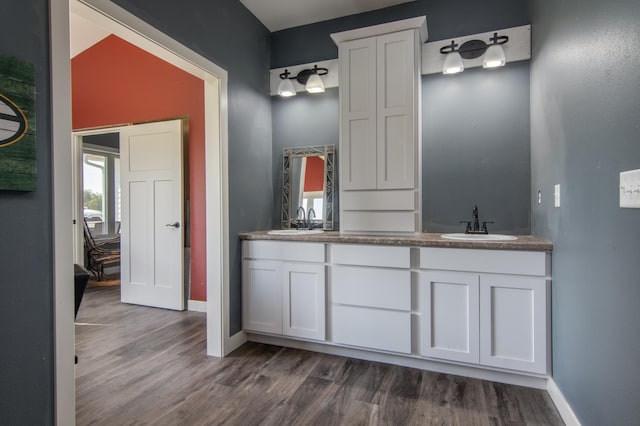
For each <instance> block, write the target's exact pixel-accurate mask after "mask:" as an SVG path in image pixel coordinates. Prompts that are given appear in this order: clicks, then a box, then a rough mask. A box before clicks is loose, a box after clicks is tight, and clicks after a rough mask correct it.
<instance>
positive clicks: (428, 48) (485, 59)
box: [422, 25, 531, 74]
mask: <svg viewBox="0 0 640 426" xmlns="http://www.w3.org/2000/svg"><path fill="white" fill-rule="evenodd" d="M528 59H531V25H523V26H520V27H513V28H506V29H503V30H495V31H490V32H486V33H480V34H472V35H468V36H462V37H456V38H454V39H451V40H441V41H434V42H429V43H425V44H424V45H423V46H422V74H436V73H443V74H456V73H459V72H462V71H463V70H465V69H468V68H476V67H483V68H495V67H500V66H503V65H504V64H506V63H509V62H516V61H524V60H528Z"/></svg>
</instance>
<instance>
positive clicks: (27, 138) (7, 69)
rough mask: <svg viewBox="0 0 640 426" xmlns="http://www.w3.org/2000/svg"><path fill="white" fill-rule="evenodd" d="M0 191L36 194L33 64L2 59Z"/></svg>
mask: <svg viewBox="0 0 640 426" xmlns="http://www.w3.org/2000/svg"><path fill="white" fill-rule="evenodd" d="M0 190H10V191H35V190H36V134H35V80H34V67H33V65H32V64H29V63H26V62H23V61H21V60H19V59H17V58H13V57H8V56H4V55H0Z"/></svg>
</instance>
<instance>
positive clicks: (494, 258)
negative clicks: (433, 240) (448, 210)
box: [420, 247, 550, 276]
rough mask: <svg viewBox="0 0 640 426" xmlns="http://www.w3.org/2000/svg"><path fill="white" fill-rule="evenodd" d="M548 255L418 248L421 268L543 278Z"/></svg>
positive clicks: (530, 252)
mask: <svg viewBox="0 0 640 426" xmlns="http://www.w3.org/2000/svg"><path fill="white" fill-rule="evenodd" d="M547 256H548V254H547V253H545V252H541V251H539V252H538V251H536V252H532V251H513V250H476V249H471V250H470V249H455V248H432V247H423V248H421V249H420V268H421V269H437V270H446V271H470V272H479V273H495V274H513V275H534V276H536V275H537V276H545V275H548V274H549V273H550V271H548V270H547V269H548V265H549V264H550V262H547Z"/></svg>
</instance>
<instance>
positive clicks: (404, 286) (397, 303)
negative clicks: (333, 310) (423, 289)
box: [331, 266, 411, 311]
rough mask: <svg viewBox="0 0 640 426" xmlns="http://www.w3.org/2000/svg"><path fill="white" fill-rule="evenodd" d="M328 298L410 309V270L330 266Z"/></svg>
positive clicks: (347, 302)
mask: <svg viewBox="0 0 640 426" xmlns="http://www.w3.org/2000/svg"><path fill="white" fill-rule="evenodd" d="M331 298H332V300H331V302H332V303H340V304H343V305H355V306H366V307H372V308H382V309H395V310H399V311H410V310H411V272H410V271H409V270H408V269H405V270H402V269H383V268H362V267H344V266H333V267H332V268H331Z"/></svg>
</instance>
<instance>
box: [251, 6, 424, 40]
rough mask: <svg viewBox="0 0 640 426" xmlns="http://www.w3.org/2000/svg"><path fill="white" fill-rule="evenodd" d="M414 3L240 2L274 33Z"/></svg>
mask: <svg viewBox="0 0 640 426" xmlns="http://www.w3.org/2000/svg"><path fill="white" fill-rule="evenodd" d="M411 1H413V0H240V2H241V3H242V4H244V5H245V6H246V8H247V9H249V10H250V11H251V12H252V13H253V14H254V15H255V16H256V17H257V18H258V19H259V20H260V22H262V23H263V24H264V25H265V26H266V27H267V28H268V29H269V31H271V32H273V31H279V30H283V29H285V28H292V27H297V26H300V25H306V24H311V23H314V22H320V21H326V20H327V19H333V18H339V17H341V16H348V15H354V14H356V13H362V12H367V11H369V10H376V9H382V8H385V7H389V6H394V5H396V4H400V3H409V2H411Z"/></svg>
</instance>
